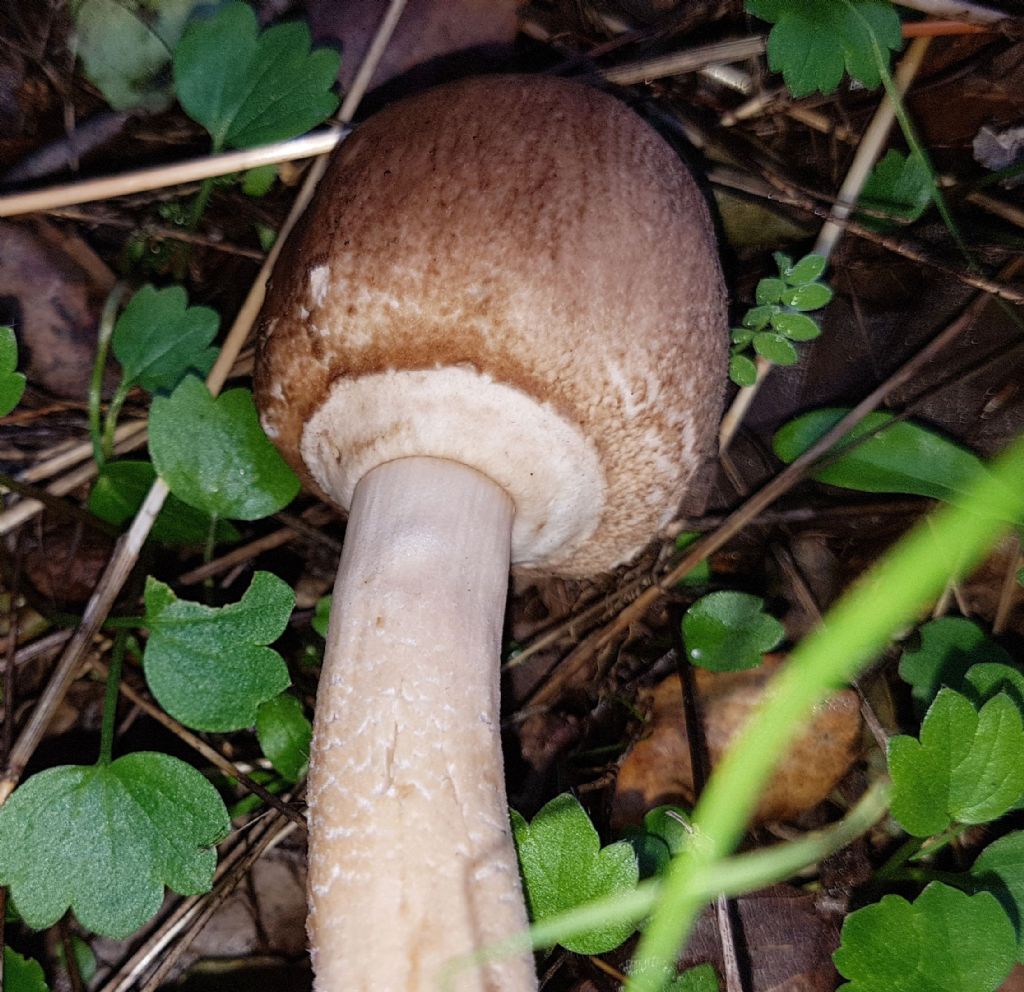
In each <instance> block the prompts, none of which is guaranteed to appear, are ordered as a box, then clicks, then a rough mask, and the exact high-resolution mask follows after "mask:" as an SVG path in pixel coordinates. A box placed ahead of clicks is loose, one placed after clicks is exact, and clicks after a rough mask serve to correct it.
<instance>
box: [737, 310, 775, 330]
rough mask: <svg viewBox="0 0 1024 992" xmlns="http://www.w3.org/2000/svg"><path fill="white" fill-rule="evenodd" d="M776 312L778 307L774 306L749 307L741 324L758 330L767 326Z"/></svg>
mask: <svg viewBox="0 0 1024 992" xmlns="http://www.w3.org/2000/svg"><path fill="white" fill-rule="evenodd" d="M778 312H779V308H778V307H774V306H763V307H751V308H750V309H749V310H748V311H747V312H746V314H745V315H744V317H743V326H744V327H749V328H750V329H751V330H754V331H760V330H762V329H763V328H765V327H767V326H768V324H769V322H770V321H771V319H772V317H774V316H775V314H777V313H778Z"/></svg>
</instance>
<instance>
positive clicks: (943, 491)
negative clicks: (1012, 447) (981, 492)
mask: <svg viewBox="0 0 1024 992" xmlns="http://www.w3.org/2000/svg"><path fill="white" fill-rule="evenodd" d="M847 413H849V409H848V408H845V407H843V408H836V407H829V408H825V409H822V410H813V411H811V412H810V413H805V414H804V415H803V416H800V417H797V418H796V419H795V420H791V421H790V422H789V423H788V424H786V425H785V426H784V427H782V428H781V429H780V430H779V431H778V432H777V433H776V435H775V438H774V440H773V441H772V447H773V448H774V449H775V453H776V454H777V455H778V456H779V458H781V459H782V460H783V461H784V462H791V461H793V459H794V458H796V457H797V456H799V455H801V454H803V452H805V451H806V450H807V449H808V448H809V447H811V445H812V444H814V443H815V441H817V440H818V438H820V437H821V436H822V435H824V434H826V433H827V432H828V431H829V430H831V429H832V428H833V427H834V426H835V425H836V424H837V423H838V422H839V421H840V420H841V419H842V418H843V417H845V416H846V414H847ZM874 431H877V432H878V433H877V434H874V436H872V437H868V438H867V440H865V441H864V442H863V443H862V444H859V445H858V446H857V447H856V448H852V449H851V450H850V452H849V454H846V455H843V456H842V457H840V458H838V459H836V461H834V462H833V463H832V464H831V465H827V466H826V467H825V468H822V469H819V470H818V471H816V472H815V473H814V478H815V479H817V480H818V481H819V482H827V483H829V485H833V486H842V487H843V488H845V489H859V490H861V491H862V492H870V493H914V494H915V495H918V496H930V497H931V498H932V499H941V500H945V501H946V502H949V503H960V502H962V500H963V499H964V496H965V494H966V492H967V490H969V489H970V487H971V485H972V484H973V483H974V482H975V481H976V479H977V477H978V475H979V474H980V473H981V472H983V471H984V467H983V465H982V463H981V461H980V460H979V459H978V458H977V457H976V456H975V455H973V454H972V453H971V452H970V451H968V450H967V449H966V448H961V447H960V445H958V444H954V443H953V442H952V441H949V440H947V439H946V438H944V437H941V436H940V435H938V434H934V433H932V431H929V430H927V429H926V428H924V427H921V426H920V425H919V424H915V423H913V422H911V421H900V422H894V420H893V417H892V415H891V414H888V413H880V412H876V413H869V414H868V415H867V416H866V417H865V418H864V419H863V420H862V421H861V422H860V423H859V424H858V425H857V426H856V427H855V428H854V429H853V430H852V431H850V433H849V434H848V435H847V437H846V439H845V440H844V441H843V442H842V446H843V447H845V446H846V445H847V444H849V443H850V442H851V441H853V440H856V439H857V438H861V437H865V436H866V435H870V434H872V432H874ZM975 508H977V506H976V505H975ZM993 512H999V511H998V510H996V509H993Z"/></svg>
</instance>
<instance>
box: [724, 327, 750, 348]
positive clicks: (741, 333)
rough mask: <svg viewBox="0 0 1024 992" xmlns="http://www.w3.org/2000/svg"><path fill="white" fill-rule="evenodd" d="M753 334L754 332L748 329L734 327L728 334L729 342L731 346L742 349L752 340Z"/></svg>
mask: <svg viewBox="0 0 1024 992" xmlns="http://www.w3.org/2000/svg"><path fill="white" fill-rule="evenodd" d="M755 333H756V331H754V330H753V328H750V327H734V328H733V329H732V330H731V331H730V332H729V340H730V341H732V343H733V344H735V345H739V346H740V347H741V348H742V347H745V346H746V345H748V344H750V342H751V341H753V340H754V334H755Z"/></svg>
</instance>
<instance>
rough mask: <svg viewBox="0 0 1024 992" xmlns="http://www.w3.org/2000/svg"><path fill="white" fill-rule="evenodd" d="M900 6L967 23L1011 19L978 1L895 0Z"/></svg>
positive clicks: (1001, 11)
mask: <svg viewBox="0 0 1024 992" xmlns="http://www.w3.org/2000/svg"><path fill="white" fill-rule="evenodd" d="M896 3H897V5H898V6H900V7H909V8H910V9H911V10H919V11H921V12H922V13H924V14H930V15H931V16H932V17H940V18H942V19H943V20H945V21H967V22H968V23H969V24H998V23H999V22H1000V21H1007V20H1011V19H1013V18H1012V15H1011V14H1007V13H1006V12H1005V11H1003V10H996V9H995V8H994V7H985V6H982V5H981V4H980V3H969V2H967V0H896Z"/></svg>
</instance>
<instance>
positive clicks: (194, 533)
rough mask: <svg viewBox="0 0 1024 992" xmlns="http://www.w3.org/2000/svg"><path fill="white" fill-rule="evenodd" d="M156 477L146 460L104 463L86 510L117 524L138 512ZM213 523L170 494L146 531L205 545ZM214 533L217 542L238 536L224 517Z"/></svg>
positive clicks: (172, 540) (170, 541)
mask: <svg viewBox="0 0 1024 992" xmlns="http://www.w3.org/2000/svg"><path fill="white" fill-rule="evenodd" d="M155 479H156V469H155V468H153V466H152V465H151V464H150V463H149V462H140V461H131V460H125V461H118V462H107V463H106V464H105V465H104V466H103V468H102V469H101V470H100V474H99V478H97V479H96V483H95V484H94V485H93V487H92V492H90V493H89V502H88V507H89V512H90V513H93V514H95V515H96V516H97V517H99V518H100V520H106V521H107V523H110V524H113V525H114V526H115V527H120V526H121V525H122V524H124V523H127V522H128V521H129V520H131V519H132V518H133V517H134V516H135V514H136V513H137V512H138V509H139V507H140V506H142V503H143V501H144V500H145V498H146V494H147V493H148V492H149V487H150V486H152V485H153V482H154V480H155ZM212 522H213V521H212V518H211V517H210V516H209V515H208V514H206V513H203V511H202V510H196V509H194V508H193V507H191V506H189V505H188V504H187V503H183V502H182V501H181V500H180V499H178V497H177V496H175V495H174V493H170V494H169V495H168V497H167V499H166V500H165V501H164V505H163V508H162V509H161V510H160V513H159V514H158V515H157V518H156V520H155V522H154V523H153V528H152V530H151V531H150V532H149V533H150V536H151V537H152V538H153V539H154V540H156V541H163V542H164V543H166V544H204V543H205V542H206V541H208V540H209V538H210V526H211V524H212ZM213 533H214V537H215V538H216V540H218V541H237V540H238V537H239V534H238V531H237V530H236V529H235V528H234V527H233V526H232V525H231V524H230V523H229V522H228V521H227V520H218V521H217V523H216V525H214V532H213Z"/></svg>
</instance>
